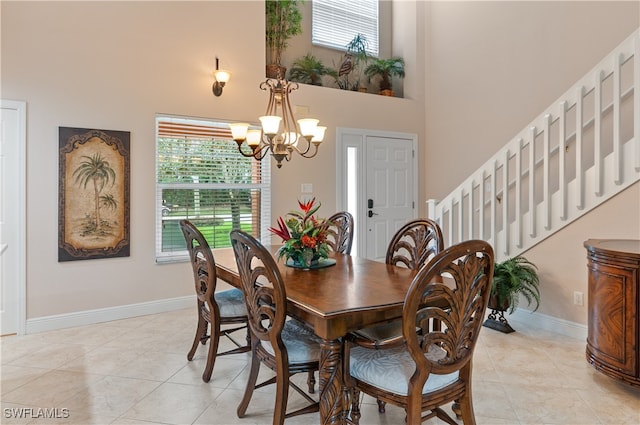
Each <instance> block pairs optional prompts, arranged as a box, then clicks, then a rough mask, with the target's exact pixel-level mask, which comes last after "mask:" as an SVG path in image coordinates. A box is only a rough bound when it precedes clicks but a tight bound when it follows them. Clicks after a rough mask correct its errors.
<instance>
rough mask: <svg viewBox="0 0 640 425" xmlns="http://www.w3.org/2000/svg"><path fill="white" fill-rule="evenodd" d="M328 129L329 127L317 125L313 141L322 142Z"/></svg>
mask: <svg viewBox="0 0 640 425" xmlns="http://www.w3.org/2000/svg"><path fill="white" fill-rule="evenodd" d="M326 130H327V127H324V126H322V125H319V126H317V127H316V129H315V132H314V133H313V138H312V139H311V141H312V142H317V143H322V141H323V140H324V132H325V131H326Z"/></svg>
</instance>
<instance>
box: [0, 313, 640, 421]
mask: <svg viewBox="0 0 640 425" xmlns="http://www.w3.org/2000/svg"><path fill="white" fill-rule="evenodd" d="M195 321H196V318H195V312H194V311H191V310H180V311H175V312H169V313H163V314H156V315H150V316H143V317H137V318H132V319H127V320H119V321H114V322H108V323H102V324H98V325H91V326H83V327H77V328H71V329H63V330H57V331H51V332H45V333H40V334H33V335H27V336H20V337H18V336H6V337H2V338H1V339H0V345H1V354H2V363H1V364H2V366H1V367H2V369H1V377H2V379H1V400H2V401H1V404H2V414H1V416H0V423H2V424H14V423H20V424H27V423H28V424H77V425H89V424H121V425H130V424H131V425H132V424H147V425H148V424H245V425H256V424H271V412H272V409H273V400H274V396H273V390H272V388H268V389H262V390H260V391H259V392H257V393H255V394H254V398H253V400H252V403H251V405H250V407H249V410H248V416H246V417H245V418H243V419H239V418H237V416H236V407H237V405H238V401H239V400H240V398H241V396H242V393H243V389H244V383H245V380H246V374H247V369H248V367H247V365H248V359H249V355H248V354H240V355H234V356H226V357H220V358H218V360H217V362H216V365H215V369H214V372H213V377H212V379H211V382H209V383H208V384H207V383H203V382H202V380H201V378H200V376H201V374H202V370H203V368H204V362H205V356H206V347H204V346H201V347H200V348H199V349H198V352H197V353H196V358H195V359H194V360H193V361H192V362H188V361H187V360H186V352H187V350H188V349H189V348H190V346H191V341H192V337H193V332H194V331H195ZM511 323H512V325H513V326H514V327H515V328H516V329H517V332H515V333H513V334H509V335H505V334H501V333H499V332H496V331H493V330H490V329H487V328H483V330H482V333H481V334H480V340H479V343H478V347H477V350H476V353H475V363H474V405H475V412H476V418H477V422H478V424H480V425H482V424H495V425H499V424H564V425H591V424H594V425H595V424H605V425H614V424H635V425H640V389H634V388H630V387H628V386H625V385H622V384H619V383H617V382H614V381H613V380H611V379H609V378H607V377H605V376H603V375H601V374H599V373H597V372H595V371H594V370H593V368H592V367H591V366H589V365H588V364H587V362H586V360H585V356H584V349H585V343H584V341H581V340H576V339H572V338H567V337H564V336H560V335H557V334H554V333H550V332H545V331H540V330H536V329H535V328H532V327H531V326H530V325H529V324H528V323H520V322H515V321H513V320H512V321H511ZM227 344H228V343H227ZM267 373H268V372H267ZM300 378H301V380H304V377H300ZM301 404H302V398H301V397H300V396H298V395H297V394H295V393H293V394H291V396H290V401H289V405H290V406H291V407H295V406H300V405H301ZM38 408H41V409H47V410H38ZM27 409H31V410H30V411H29V410H27ZM53 409H58V410H57V411H56V410H53ZM17 413H22V414H23V415H27V416H30V418H27V419H24V418H22V419H20V418H16V417H14V416H15V414H17ZM39 414H40V415H45V414H54V415H56V414H57V416H58V418H49V419H47V418H42V417H40V418H38V417H37V416H38V415H39ZM63 416H68V417H67V418H62V417H63ZM286 423H287V424H313V423H318V415H317V414H309V415H303V416H298V417H295V418H291V419H290V420H287V422H286ZM361 423H362V424H363V425H370V424H371V425H373V424H389V425H391V424H393V425H395V424H398V425H401V424H403V423H404V412H403V411H402V410H400V409H398V408H395V407H393V406H388V408H387V413H386V414H384V415H379V414H378V413H377V410H376V405H375V401H374V400H373V399H371V398H365V399H364V401H363V407H362V419H361ZM427 423H432V424H441V423H442V422H440V421H438V420H431V421H430V422H427Z"/></svg>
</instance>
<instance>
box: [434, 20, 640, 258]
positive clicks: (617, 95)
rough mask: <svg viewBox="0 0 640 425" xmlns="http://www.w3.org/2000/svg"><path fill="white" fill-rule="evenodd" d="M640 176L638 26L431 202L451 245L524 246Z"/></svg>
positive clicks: (512, 250)
mask: <svg viewBox="0 0 640 425" xmlns="http://www.w3.org/2000/svg"><path fill="white" fill-rule="evenodd" d="M638 181H640V30H637V31H635V32H634V33H633V34H632V35H631V36H629V38H627V39H626V40H625V41H624V42H622V43H621V44H620V45H619V46H618V47H616V48H615V49H614V50H613V51H612V52H611V53H610V54H609V55H608V56H607V57H606V58H604V59H603V60H602V61H601V62H600V63H599V64H598V65H597V66H596V67H595V68H593V69H592V70H591V71H590V72H589V73H588V74H587V75H585V76H584V77H583V78H582V79H581V80H579V81H578V82H577V83H576V84H575V85H574V86H573V87H572V88H570V89H569V90H568V91H567V92H566V93H564V94H563V95H562V96H561V97H560V98H559V99H558V100H557V101H556V102H554V103H553V104H552V105H551V106H549V108H547V110H546V111H544V112H543V113H542V114H540V115H539V116H538V117H537V118H536V119H535V120H533V121H532V122H531V123H530V124H529V125H528V126H527V127H526V128H525V129H523V130H522V131H521V132H520V133H519V134H518V135H516V136H515V137H514V138H513V139H512V140H511V141H510V142H509V143H507V145H505V146H504V147H503V148H502V149H501V150H500V151H499V152H497V153H496V154H495V155H494V156H493V157H492V158H491V159H489V160H488V161H487V162H486V163H485V164H484V165H482V167H480V168H479V169H478V170H477V171H476V172H475V173H473V174H472V175H471V176H469V178H467V180H465V181H464V182H463V183H462V184H460V185H459V186H458V187H457V188H456V189H454V190H453V192H451V194H449V195H448V196H447V197H446V198H444V199H442V200H440V201H436V200H434V199H430V200H428V201H427V203H428V207H429V217H430V218H431V219H433V220H436V221H437V222H438V224H439V225H440V226H441V227H442V230H443V233H444V238H445V246H450V245H452V244H455V243H458V242H461V241H463V240H467V239H483V240H486V241H488V242H489V243H491V244H492V245H493V247H494V250H495V253H496V261H502V260H504V259H506V258H508V257H514V256H516V255H518V254H521V253H523V252H524V251H526V250H528V249H529V248H531V247H532V246H534V245H535V244H537V243H539V242H541V241H542V240H544V239H545V238H547V237H548V236H550V235H552V234H553V233H555V232H557V231H558V230H560V229H562V228H563V227H564V226H566V225H568V224H569V223H571V222H572V221H574V220H576V219H578V218H579V217H581V216H582V215H584V214H586V213H587V212H589V211H590V210H592V209H593V208H595V207H597V206H598V205H600V204H602V203H603V202H606V201H607V200H608V199H610V198H611V197H613V196H614V195H616V194H618V193H620V192H621V191H623V190H624V189H626V188H627V187H629V186H631V185H633V184H634V183H636V182H638Z"/></svg>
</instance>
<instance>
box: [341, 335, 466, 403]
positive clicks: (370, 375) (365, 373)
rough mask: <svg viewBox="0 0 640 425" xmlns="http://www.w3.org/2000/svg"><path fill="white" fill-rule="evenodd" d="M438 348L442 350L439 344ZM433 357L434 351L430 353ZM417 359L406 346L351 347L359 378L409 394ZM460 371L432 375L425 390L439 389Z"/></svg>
mask: <svg viewBox="0 0 640 425" xmlns="http://www.w3.org/2000/svg"><path fill="white" fill-rule="evenodd" d="M437 350H441V349H440V348H437ZM429 357H431V353H430V355H429ZM415 365H416V364H415V362H414V361H413V359H412V358H411V355H410V354H409V352H408V351H407V350H406V347H405V346H402V347H396V348H389V349H386V350H372V349H369V348H364V347H353V348H351V357H350V372H351V376H353V377H354V378H356V379H358V380H359V381H363V382H366V383H367V384H370V385H373V386H375V387H377V388H381V389H383V390H385V391H388V392H391V393H394V394H399V395H404V396H406V395H407V394H408V388H409V379H411V375H413V373H414V371H415ZM457 379H458V372H453V373H450V374H447V375H436V374H435V373H432V374H430V375H429V378H428V379H427V382H426V383H425V385H424V387H423V388H422V393H423V394H427V393H429V392H432V391H435V390H439V389H441V388H444V387H446V386H447V385H450V384H452V383H454V382H455V381H456V380H457Z"/></svg>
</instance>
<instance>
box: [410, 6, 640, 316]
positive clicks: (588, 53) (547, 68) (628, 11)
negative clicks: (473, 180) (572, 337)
mask: <svg viewBox="0 0 640 425" xmlns="http://www.w3.org/2000/svg"><path fill="white" fill-rule="evenodd" d="M425 16H426V18H425V20H426V22H427V24H426V29H425V32H426V36H425V39H426V43H427V49H426V50H427V55H426V62H425V63H426V67H425V68H426V69H425V75H426V85H427V87H426V95H425V99H426V130H425V141H426V148H425V149H424V150H423V153H424V155H425V156H424V158H423V161H422V164H424V166H425V168H426V171H425V174H426V177H425V181H424V187H425V191H426V195H427V197H428V198H431V197H432V198H435V199H438V198H442V197H444V196H446V195H447V194H448V193H449V192H450V191H451V190H452V189H453V188H455V187H456V186H457V185H458V184H460V183H461V182H462V181H463V180H464V179H466V178H467V177H468V175H469V174H471V172H472V171H474V170H475V169H477V168H478V167H479V166H481V165H482V164H484V163H485V161H487V160H488V159H489V158H490V157H491V156H492V155H493V154H494V153H495V152H496V151H497V150H498V149H499V148H501V147H502V146H503V145H505V144H506V143H507V142H508V141H510V140H511V138H512V137H514V136H515V135H516V134H517V133H518V132H520V131H521V130H522V129H524V128H526V126H527V125H528V124H529V123H530V122H531V121H532V120H533V119H534V118H535V117H537V116H538V115H539V114H540V113H542V112H543V111H544V109H546V108H547V107H548V106H550V105H551V104H553V102H555V101H556V99H558V97H559V96H561V95H562V94H563V93H564V92H565V91H566V90H568V89H569V88H570V87H571V86H572V85H573V84H574V83H575V82H576V81H577V80H578V79H579V78H581V77H583V76H584V75H585V74H586V73H587V72H588V71H590V70H591V69H592V68H593V67H594V66H595V65H596V64H597V63H598V62H599V61H600V60H601V59H602V58H603V57H604V56H606V55H607V54H608V53H609V52H610V51H611V50H612V49H613V48H614V47H615V46H617V45H618V44H619V43H620V42H621V41H623V40H624V39H626V38H627V37H628V36H629V35H630V34H631V33H632V32H633V31H634V30H636V29H637V28H638V26H640V3H638V2H612V1H603V2H574V1H569V2H559V1H553V2H521V1H514V2H504V1H499V2H485V1H472V2H447V1H442V2H428V3H427V4H426V7H425ZM638 217H640V184H636V185H634V186H633V187H631V188H630V189H627V190H626V191H625V192H624V193H622V194H620V195H618V196H617V197H616V198H615V199H614V200H612V201H610V202H608V203H607V204H605V205H602V206H601V207H599V208H597V209H596V210H594V211H593V212H591V213H590V214H588V215H587V216H585V217H584V218H582V219H580V220H578V221H576V222H575V223H573V224H571V225H570V226H569V227H568V228H566V229H565V230H563V231H562V232H559V233H557V234H555V235H554V236H553V237H551V238H549V239H547V240H546V241H544V242H542V243H541V244H539V245H538V246H536V247H534V248H533V249H531V250H530V251H528V252H526V253H525V256H526V257H527V258H529V259H530V260H531V261H533V262H534V263H535V264H536V265H537V266H538V268H539V269H540V278H541V288H542V304H541V307H540V309H539V310H538V312H540V313H543V314H547V315H549V316H553V317H557V318H560V319H564V320H568V321H572V322H577V323H581V324H586V318H587V312H586V306H582V307H580V306H575V305H573V292H574V291H580V292H584V293H585V295H586V293H587V270H586V254H585V250H584V248H583V246H582V243H583V242H584V241H585V240H586V239H588V238H600V237H601V238H606V237H611V238H615V237H618V238H620V237H623V238H637V239H640V229H639V226H640V219H639V218H638ZM585 300H586V298H585ZM521 307H524V308H527V307H526V302H525V303H524V304H521Z"/></svg>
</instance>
